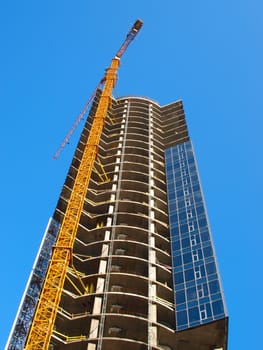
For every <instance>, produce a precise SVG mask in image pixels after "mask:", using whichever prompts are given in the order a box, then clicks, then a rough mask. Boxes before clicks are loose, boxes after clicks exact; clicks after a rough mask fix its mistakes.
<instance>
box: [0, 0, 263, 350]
mask: <svg viewBox="0 0 263 350" xmlns="http://www.w3.org/2000/svg"><path fill="white" fill-rule="evenodd" d="M262 12H263V5H262V1H260V0H221V1H211V0H199V1H196V0H185V1H176V0H148V1H147V0H133V1H130V2H129V1H121V0H112V1H106V0H102V1H85V0H75V1H69V0H55V1H54V0H52V1H51V0H45V1H35V0H24V1H18V0H10V1H2V2H1V4H0V33H1V34H0V35H1V44H0V45H1V55H0V63H1V64H0V72H1V75H0V77H1V78H0V99H1V105H0V108H1V138H0V147H1V148H0V149H1V167H2V171H1V173H0V181H1V184H2V186H1V199H2V200H1V202H0V206H1V208H0V213H1V261H2V263H1V265H0V269H1V271H0V273H1V289H0V348H1V349H2V348H3V347H4V344H5V342H6V339H7V336H8V333H9V330H10V328H11V325H12V323H13V320H14V317H15V314H16V311H17V307H18V304H19V301H20V298H21V296H22V293H23V290H24V287H25V284H26V281H27V278H28V275H29V273H30V270H31V267H32V264H33V261H34V258H35V255H36V252H37V250H38V247H39V244H40V241H41V238H42V235H43V232H44V230H45V226H46V224H47V221H48V218H49V217H50V216H51V215H52V214H53V210H54V208H55V206H56V202H57V199H58V195H59V193H60V190H61V187H62V185H63V181H64V178H65V176H66V172H67V169H68V166H69V163H70V160H71V157H72V154H73V151H74V144H75V142H76V139H77V137H78V136H77V134H78V133H79V132H80V130H81V128H79V129H78V132H77V134H76V136H75V137H74V138H73V139H72V142H71V144H70V145H69V146H67V148H66V149H65V150H64V152H63V154H62V155H61V157H60V158H59V160H57V161H53V160H52V155H53V153H55V151H56V149H57V147H58V146H59V144H60V142H61V140H62V139H63V137H64V136H65V135H66V133H67V131H68V130H69V129H70V127H71V125H72V123H73V122H74V120H75V118H76V117H77V115H78V113H79V111H80V110H81V109H82V107H83V106H84V104H85V102H86V100H87V99H88V98H89V96H90V95H91V93H92V91H93V90H94V88H95V87H96V85H97V83H98V81H99V80H100V78H101V77H102V76H103V73H104V69H105V68H106V67H107V66H108V65H109V63H110V61H111V58H112V56H113V55H114V54H115V52H116V51H117V49H118V48H119V46H120V44H121V42H122V40H123V39H124V37H125V35H126V33H127V31H128V30H129V29H130V27H131V25H132V24H133V22H134V20H135V19H136V18H141V19H142V20H144V27H143V29H142V31H141V33H140V34H139V36H138V37H137V38H136V40H135V42H133V43H132V45H131V46H130V47H129V49H128V51H127V52H126V54H125V56H124V57H123V59H122V66H121V68H120V71H119V83H118V86H117V92H118V95H120V96H122V95H141V96H148V97H151V98H152V99H155V100H157V101H159V102H160V103H161V104H166V103H169V102H172V101H174V100H177V99H183V101H184V107H185V112H186V116H187V120H188V125H189V130H190V134H191V137H192V140H193V143H194V145H195V149H196V154H197V159H198V164H199V170H200V175H201V180H202V184H203V189H204V193H205V197H206V202H207V207H208V213H209V217H210V223H211V228H212V232H213V237H214V241H215V247H216V252H217V256H218V262H219V267H220V271H221V275H222V280H223V286H224V290H225V295H226V301H227V306H228V311H229V316H230V327H229V350H235V349H238V350H247V349H259V348H260V346H261V344H262V340H261V336H262V330H263V321H262V313H263V307H262V289H263V281H262V267H263V261H262V260H263V259H262V256H263V254H262V245H263V235H262V221H261V216H262V202H261V200H260V198H261V197H263V189H262V179H263V168H262V150H263V137H262V124H263V122H262V81H263V74H262V61H263V59H262V58H263V54H262V53H263V44H262V37H263V27H262V26H263V24H262V23H263V20H262Z"/></svg>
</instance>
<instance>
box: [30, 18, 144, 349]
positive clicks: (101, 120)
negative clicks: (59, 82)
mask: <svg viewBox="0 0 263 350" xmlns="http://www.w3.org/2000/svg"><path fill="white" fill-rule="evenodd" d="M142 24H143V23H142V21H140V20H137V21H136V22H135V23H134V25H133V27H132V29H131V30H130V31H129V33H128V35H127V37H126V39H125V41H124V42H123V44H122V46H121V48H120V49H119V51H118V52H117V54H116V55H115V57H114V58H113V59H112V62H111V65H110V67H109V68H108V69H107V71H106V75H105V79H104V87H103V90H102V94H101V96H100V100H99V103H98V107H97V111H96V114H95V116H94V119H93V123H92V126H91V130H90V134H89V137H88V140H87V143H86V145H85V148H84V151H83V156H82V160H81V163H80V165H79V169H78V173H77V175H76V179H75V182H74V185H73V189H72V192H71V195H70V198H69V201H68V205H67V209H66V212H65V215H64V219H63V222H62V224H61V228H60V231H59V234H58V238H57V242H56V244H55V246H54V247H53V253H52V257H51V260H50V264H49V268H48V271H47V274H46V277H45V281H44V284H43V288H42V291H41V294H40V297H39V301H38V305H37V308H36V311H35V314H34V317H33V320H32V324H31V328H30V331H29V334H28V338H27V341H26V344H25V347H24V349H25V350H47V349H48V346H49V343H50V338H51V335H52V331H53V328H54V323H55V318H56V314H57V310H58V307H59V302H60V299H61V294H62V289H63V285H64V281H65V277H66V273H67V269H68V267H69V265H70V264H71V261H72V249H73V245H74V241H75V237H76V233H77V228H78V223H79V220H80V215H81V211H82V209H83V204H84V200H85V196H86V193H87V188H88V185H89V181H90V177H91V173H92V170H93V167H94V162H95V159H96V157H97V152H98V146H99V142H100V138H101V134H102V131H103V127H104V124H105V119H106V116H107V111H108V108H109V107H110V104H111V96H112V90H113V88H114V85H115V82H116V79H117V71H118V67H119V63H120V58H121V56H122V55H123V53H124V52H125V50H126V48H127V47H128V45H129V44H130V42H131V41H132V40H133V39H134V38H135V36H136V35H137V33H138V31H139V30H140V28H141V27H142Z"/></svg>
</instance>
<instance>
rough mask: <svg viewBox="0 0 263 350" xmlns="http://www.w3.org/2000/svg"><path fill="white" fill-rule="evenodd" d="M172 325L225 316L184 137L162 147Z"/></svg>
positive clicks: (183, 326) (202, 205) (199, 192)
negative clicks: (170, 260)
mask: <svg viewBox="0 0 263 350" xmlns="http://www.w3.org/2000/svg"><path fill="white" fill-rule="evenodd" d="M165 164H166V179H167V195H168V206H169V224H170V235H171V250H172V260H173V283H174V293H175V306H176V329H177V330H184V329H187V328H190V327H195V326H199V325H201V324H205V323H209V322H212V321H215V320H218V319H221V318H224V317H226V310H225V304H224V300H223V294H222V289H221V283H220V280H219V273H218V269H217V264H216V259H215V252H214V248H213V243H212V238H211V233H210V229H209V224H208V219H207V214H206V209H205V203H204V199H203V195H202V190H201V187H200V181H199V176H198V171H197V166H196V161H195V156H194V151H193V147H192V144H191V142H190V141H187V142H184V143H182V144H179V145H176V146H173V147H171V148H169V149H166V151H165Z"/></svg>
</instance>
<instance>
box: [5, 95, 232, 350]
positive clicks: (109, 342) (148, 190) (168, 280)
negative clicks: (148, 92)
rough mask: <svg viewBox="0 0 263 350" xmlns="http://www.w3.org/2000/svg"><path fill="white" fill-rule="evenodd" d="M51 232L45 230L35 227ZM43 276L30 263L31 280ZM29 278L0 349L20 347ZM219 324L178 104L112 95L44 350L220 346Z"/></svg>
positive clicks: (218, 291)
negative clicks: (70, 262)
mask: <svg viewBox="0 0 263 350" xmlns="http://www.w3.org/2000/svg"><path fill="white" fill-rule="evenodd" d="M96 101H97V100H96V99H95V102H94V104H93V107H92V109H91V111H90V115H89V118H88V119H87V121H86V124H85V127H84V129H83V132H82V134H81V137H80V141H79V143H78V146H77V149H76V151H75V155H74V157H73V160H72V163H71V166H70V169H69V171H68V175H67V177H66V180H65V183H64V186H63V189H62V192H61V195H60V198H59V201H58V204H57V207H56V209H55V212H54V215H53V218H52V221H51V224H52V225H53V226H52V227H53V228H54V227H56V228H58V227H59V224H60V223H61V222H62V220H63V217H64V214H65V210H66V206H67V201H68V199H69V196H70V193H71V191H72V187H73V183H74V179H75V177H76V174H77V171H78V167H79V164H80V162H81V157H82V153H83V149H84V147H85V142H86V141H87V138H88V135H89V130H90V128H91V124H92V118H93V116H94V114H95V110H96ZM51 231H52V232H54V230H50V228H48V229H47V231H46V232H47V233H46V235H47V234H48V233H49V234H50V232H51ZM53 236H54V237H55V236H56V235H53ZM43 249H44V248H43ZM43 249H42V250H41V251H40V254H39V256H38V258H37V261H36V266H39V265H38V262H39V259H40V257H41V256H42V257H43ZM45 249H46V251H47V252H50V249H49V248H45ZM41 252H42V254H41ZM50 253H51V252H50ZM44 255H45V254H44ZM46 255H47V254H46ZM46 255H45V256H46ZM41 261H42V260H41ZM44 265H47V264H44ZM43 275H44V273H43V270H42V279H41V278H40V280H39V281H38V288H37V289H38V290H40V289H41V283H42V281H43V278H44V277H43ZM32 285H33V282H32V278H31V279H30V281H29V284H28V290H27V291H26V293H25V297H24V301H23V302H22V304H21V307H20V311H19V312H20V313H18V316H17V318H16V322H15V325H14V327H13V330H12V332H11V335H10V338H9V342H8V344H7V347H6V349H7V350H17V349H22V347H21V343H23V341H25V339H26V332H27V330H26V331H24V334H25V335H24V336H22V335H21V332H20V329H22V328H23V329H27V328H29V326H30V321H28V320H23V315H24V314H25V309H26V308H27V307H28V304H25V303H26V302H25V300H26V297H28V294H30V292H29V290H30V288H32ZM36 300H37V297H35V299H34V304H35V303H36ZM227 325H228V318H227V313H226V308H225V303H224V298H223V292H222V287H221V283H220V277H219V272H218V268H217V264H216V257H215V250H214V247H213V243H212V237H211V233H210V228H209V223H208V218H207V213H206V209H205V204H204V199H203V195H202V190H201V185H200V180H199V175H198V170H197V165H196V160H195V156H194V151H193V147H192V144H191V141H190V138H189V135H188V131H187V125H186V121H185V116H184V111H183V106H182V102H181V101H177V102H174V103H171V104H169V105H166V106H163V107H161V106H160V105H158V104H157V103H156V102H154V101H151V100H150V99H147V98H139V97H129V98H120V99H117V100H113V103H112V108H111V111H110V112H109V116H108V118H107V122H106V125H105V127H104V131H103V134H102V137H101V141H100V146H99V151H98V159H97V162H96V164H95V167H94V171H93V173H92V178H91V181H90V183H89V187H88V190H87V196H86V200H85V204H84V208H83V211H82V215H81V218H80V221H79V223H78V231H77V238H76V240H75V244H74V251H73V264H72V266H71V267H70V269H69V270H68V273H67V278H66V282H65V284H64V288H63V292H62V297H61V301H60V306H59V310H58V313H57V316H56V321H55V327H54V329H53V334H52V338H51V343H50V346H49V348H50V350H51V349H54V350H73V349H74V350H84V349H85V350H115V349H118V350H119V349H120V350H122V349H125V350H131V349H133V350H146V349H147V350H148V349H156V350H157V349H159V350H161V349H163V350H170V349H171V350H215V349H217V350H219V349H220V350H226V349H227ZM18 340H19V342H20V343H19V342H18ZM18 343H19V344H20V345H19V346H20V347H19V346H18V345H17V344H18Z"/></svg>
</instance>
